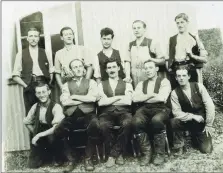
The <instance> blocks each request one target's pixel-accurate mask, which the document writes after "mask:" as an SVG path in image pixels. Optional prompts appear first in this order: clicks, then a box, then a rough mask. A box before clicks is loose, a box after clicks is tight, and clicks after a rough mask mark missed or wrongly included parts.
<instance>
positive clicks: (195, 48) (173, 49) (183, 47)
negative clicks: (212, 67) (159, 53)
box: [167, 13, 207, 89]
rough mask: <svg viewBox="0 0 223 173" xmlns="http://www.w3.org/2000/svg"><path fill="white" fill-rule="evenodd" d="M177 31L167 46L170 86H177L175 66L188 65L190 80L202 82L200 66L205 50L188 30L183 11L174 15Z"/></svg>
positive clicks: (204, 61)
mask: <svg viewBox="0 0 223 173" xmlns="http://www.w3.org/2000/svg"><path fill="white" fill-rule="evenodd" d="M175 22H176V25H177V27H178V30H179V33H178V34H177V35H174V36H173V37H170V39H169V46H168V54H169V59H168V60H167V61H168V69H169V71H170V72H172V73H170V81H171V85H172V88H173V89H174V88H175V87H176V86H177V81H176V79H175V75H174V71H175V69H176V68H177V66H181V65H190V68H191V69H192V70H193V71H192V73H191V79H190V80H191V81H192V82H200V83H202V71H201V69H202V67H203V64H204V63H207V51H206V50H205V48H204V46H203V44H202V42H201V41H200V39H199V38H198V37H197V36H194V35H192V34H191V33H189V32H188V24H189V18H188V16H187V15H186V14H185V13H180V14H178V15H177V16H176V17H175Z"/></svg>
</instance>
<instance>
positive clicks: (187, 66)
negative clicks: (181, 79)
mask: <svg viewBox="0 0 223 173" xmlns="http://www.w3.org/2000/svg"><path fill="white" fill-rule="evenodd" d="M177 70H187V74H188V75H189V76H191V67H190V66H189V65H180V66H177V67H176V68H175V70H174V73H175V76H177Z"/></svg>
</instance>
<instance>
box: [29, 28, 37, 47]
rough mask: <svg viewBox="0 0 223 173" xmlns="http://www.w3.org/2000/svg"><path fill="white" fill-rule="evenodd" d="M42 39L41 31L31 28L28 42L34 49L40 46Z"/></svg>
mask: <svg viewBox="0 0 223 173" xmlns="http://www.w3.org/2000/svg"><path fill="white" fill-rule="evenodd" d="M39 39H40V31H39V30H38V29H37V28H29V30H28V35H27V41H28V42H29V45H30V46H32V47H36V46H37V45H38V42H39Z"/></svg>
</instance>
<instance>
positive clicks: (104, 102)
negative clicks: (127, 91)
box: [98, 96, 120, 106]
mask: <svg viewBox="0 0 223 173" xmlns="http://www.w3.org/2000/svg"><path fill="white" fill-rule="evenodd" d="M118 100H120V99H119V98H118V97H116V96H114V97H109V98H102V99H100V100H99V102H98V105H99V106H108V105H112V104H113V103H115V102H117V101H118Z"/></svg>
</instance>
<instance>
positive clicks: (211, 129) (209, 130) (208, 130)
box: [203, 126, 215, 136]
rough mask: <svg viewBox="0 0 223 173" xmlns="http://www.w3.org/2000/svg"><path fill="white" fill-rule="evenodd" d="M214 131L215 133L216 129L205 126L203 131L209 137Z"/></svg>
mask: <svg viewBox="0 0 223 173" xmlns="http://www.w3.org/2000/svg"><path fill="white" fill-rule="evenodd" d="M214 131H215V129H214V128H213V127H211V126H205V128H204V130H203V132H205V133H206V135H207V136H209V135H210V136H212V135H213V133H214Z"/></svg>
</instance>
